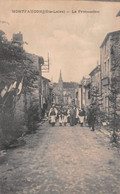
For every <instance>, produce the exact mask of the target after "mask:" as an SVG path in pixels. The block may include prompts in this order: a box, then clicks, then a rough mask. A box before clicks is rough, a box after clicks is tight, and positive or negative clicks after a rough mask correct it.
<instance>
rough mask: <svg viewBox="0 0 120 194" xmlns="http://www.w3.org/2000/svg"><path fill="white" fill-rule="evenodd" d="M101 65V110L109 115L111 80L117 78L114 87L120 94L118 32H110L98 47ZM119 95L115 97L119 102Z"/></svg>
mask: <svg viewBox="0 0 120 194" xmlns="http://www.w3.org/2000/svg"><path fill="white" fill-rule="evenodd" d="M100 64H101V90H102V98H103V103H102V104H103V110H104V111H105V112H106V113H109V111H110V107H111V102H110V100H109V95H110V93H111V92H110V91H111V89H112V88H111V84H112V79H113V78H115V77H117V78H118V79H117V83H116V87H117V88H118V90H119V92H120V31H115V32H110V33H108V34H107V35H106V37H105V39H104V41H103V43H102V44H101V46H100ZM119 96H120V95H119V94H118V95H117V97H118V101H119Z"/></svg>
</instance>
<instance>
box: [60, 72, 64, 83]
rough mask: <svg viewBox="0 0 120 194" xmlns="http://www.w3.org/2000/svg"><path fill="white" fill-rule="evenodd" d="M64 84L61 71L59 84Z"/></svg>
mask: <svg viewBox="0 0 120 194" xmlns="http://www.w3.org/2000/svg"><path fill="white" fill-rule="evenodd" d="M61 82H63V80H62V73H61V70H60V77H59V83H61Z"/></svg>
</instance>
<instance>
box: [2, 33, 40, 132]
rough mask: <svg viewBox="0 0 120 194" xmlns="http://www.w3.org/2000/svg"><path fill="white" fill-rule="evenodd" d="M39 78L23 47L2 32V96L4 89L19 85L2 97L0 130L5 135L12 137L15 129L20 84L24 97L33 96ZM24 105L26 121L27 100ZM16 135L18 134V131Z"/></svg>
mask: <svg viewBox="0 0 120 194" xmlns="http://www.w3.org/2000/svg"><path fill="white" fill-rule="evenodd" d="M37 76H38V71H37V70H36V68H35V67H34V66H33V61H32V60H30V59H29V58H28V56H27V54H26V52H25V50H24V49H23V47H22V45H17V44H14V43H13V42H11V41H8V40H7V38H6V35H5V33H4V32H3V31H2V30H0V94H1V92H2V90H3V89H4V87H6V86H7V87H8V88H9V87H10V86H11V84H13V83H14V82H15V81H16V83H17V84H16V88H15V89H14V90H11V91H10V92H8V90H7V92H6V94H5V95H4V96H3V97H1V95H0V128H2V132H3V133H4V132H5V131H6V130H7V131H6V134H10V135H11V134H12V130H13V128H14V124H15V120H14V108H15V104H16V101H17V100H19V98H20V94H19V95H17V94H18V87H19V84H20V83H21V82H22V90H21V93H22V94H23V95H24V96H25V95H28V94H29V95H31V93H32V92H33V88H34V87H35V81H36V80H37ZM36 87H37V86H36ZM24 104H25V108H26V110H24V111H25V119H26V120H27V119H28V115H27V114H28V111H27V98H26V99H25V102H24ZM4 121H6V122H4ZM16 122H17V121H16ZM26 123H27V122H26ZM15 130H16V129H15ZM16 133H18V132H17V131H16Z"/></svg>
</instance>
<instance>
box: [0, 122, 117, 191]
mask: <svg viewBox="0 0 120 194" xmlns="http://www.w3.org/2000/svg"><path fill="white" fill-rule="evenodd" d="M24 138H25V140H26V145H24V146H22V147H19V148H16V149H11V150H8V151H7V154H6V155H5V156H4V157H3V158H2V157H1V158H0V162H1V164H0V194H15V193H16V194H22V193H23V194H57V193H59V194H70V193H74V194H77V193H79V194H84V193H87V194H92V193H93V194H99V193H102V194H103V193H105V194H113V193H114V194H119V193H120V184H119V183H120V154H119V151H118V149H117V148H115V147H112V145H111V144H110V143H109V138H107V137H106V136H105V135H104V134H103V133H100V132H98V131H95V132H92V131H90V129H89V128H87V127H80V126H79V125H77V126H74V127H70V126H69V125H67V126H66V127H63V126H62V127H59V126H58V124H57V125H56V126H55V127H51V126H50V125H49V124H48V122H46V123H44V124H43V126H40V128H39V130H38V131H37V132H36V133H35V134H31V135H27V136H25V137H24Z"/></svg>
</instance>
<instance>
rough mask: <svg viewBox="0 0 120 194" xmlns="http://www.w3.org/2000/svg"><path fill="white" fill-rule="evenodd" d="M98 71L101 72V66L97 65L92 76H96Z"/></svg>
mask: <svg viewBox="0 0 120 194" xmlns="http://www.w3.org/2000/svg"><path fill="white" fill-rule="evenodd" d="M98 71H100V65H97V66H96V67H95V68H94V69H93V70H92V71H91V72H90V74H89V75H90V76H93V75H95V74H96V73H97V72H98Z"/></svg>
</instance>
